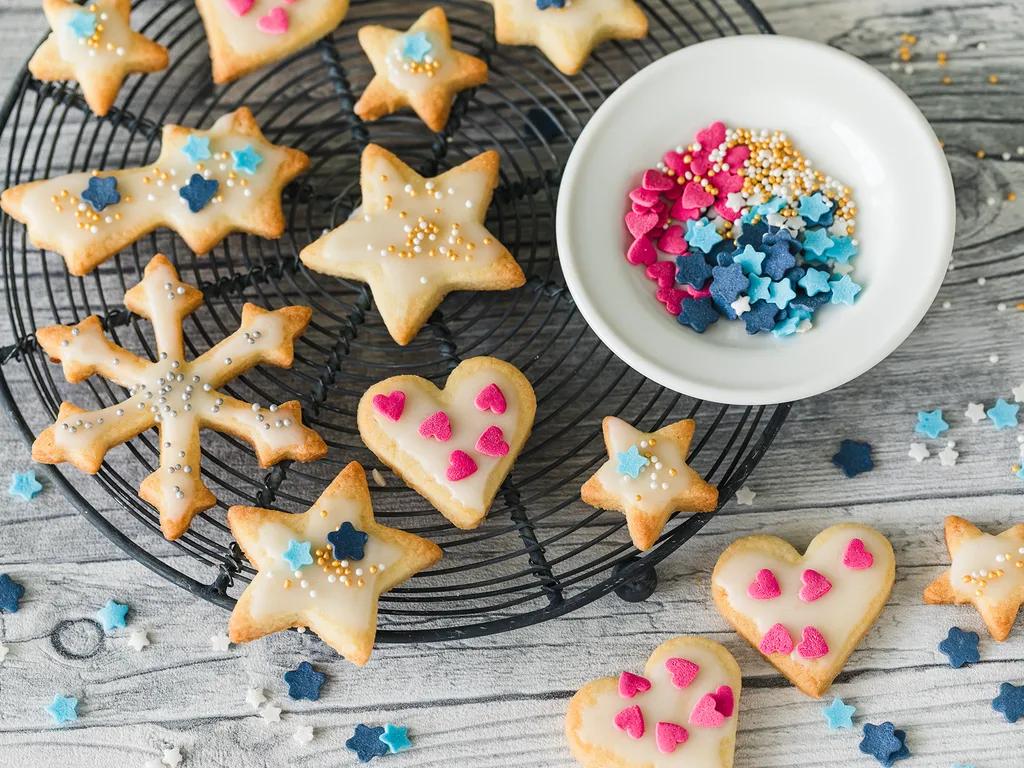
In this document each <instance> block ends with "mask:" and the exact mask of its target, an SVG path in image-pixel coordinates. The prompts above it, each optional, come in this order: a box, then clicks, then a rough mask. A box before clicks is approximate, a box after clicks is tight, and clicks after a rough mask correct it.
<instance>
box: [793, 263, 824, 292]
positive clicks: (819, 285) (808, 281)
mask: <svg viewBox="0 0 1024 768" xmlns="http://www.w3.org/2000/svg"><path fill="white" fill-rule="evenodd" d="M829 277H830V275H829V273H828V272H824V271H822V270H820V269H814V268H813V267H811V268H810V269H808V270H807V271H806V272H805V273H804V276H803V277H801V278H800V280H799V282H797V285H799V286H800V287H801V288H803V289H804V290H805V291H806V292H807V295H808V296H817V295H818V294H819V293H828V292H829V291H831V290H832V289H831V288H830V287H829V285H828V279H829Z"/></svg>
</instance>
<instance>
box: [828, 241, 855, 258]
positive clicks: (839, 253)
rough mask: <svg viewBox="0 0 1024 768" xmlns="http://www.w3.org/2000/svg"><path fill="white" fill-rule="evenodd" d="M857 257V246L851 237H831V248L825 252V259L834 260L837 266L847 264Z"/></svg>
mask: <svg viewBox="0 0 1024 768" xmlns="http://www.w3.org/2000/svg"><path fill="white" fill-rule="evenodd" d="M856 255H857V244H856V243H855V242H854V241H853V238H852V237H846V236H842V237H833V238H832V247H831V248H829V249H828V250H827V251H825V258H826V259H835V261H836V262H837V263H839V264H847V263H849V261H850V259H851V258H853V257H854V256H856Z"/></svg>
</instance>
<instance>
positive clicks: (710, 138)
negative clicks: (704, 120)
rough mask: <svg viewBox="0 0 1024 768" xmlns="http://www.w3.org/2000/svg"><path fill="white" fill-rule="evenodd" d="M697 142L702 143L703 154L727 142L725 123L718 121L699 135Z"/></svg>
mask: <svg viewBox="0 0 1024 768" xmlns="http://www.w3.org/2000/svg"><path fill="white" fill-rule="evenodd" d="M697 141H698V142H699V143H700V150H701V152H710V151H711V150H712V149H714V148H715V147H717V146H718V145H719V144H721V143H722V142H723V141H725V123H723V122H722V121H721V120H716V121H715V122H713V123H712V124H711V125H709V126H708V127H707V128H705V129H704V130H703V131H700V132H699V133H698V134H697Z"/></svg>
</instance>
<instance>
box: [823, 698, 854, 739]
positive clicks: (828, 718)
mask: <svg viewBox="0 0 1024 768" xmlns="http://www.w3.org/2000/svg"><path fill="white" fill-rule="evenodd" d="M856 711H857V708H856V707H851V706H850V705H849V704H847V703H846V702H844V701H843V700H842V699H840V698H836V699H833V700H832V703H831V704H829V705H828V706H827V707H825V712H824V715H825V722H827V723H828V727H829V730H830V731H836V730H838V729H840V728H853V713H854V712H856Z"/></svg>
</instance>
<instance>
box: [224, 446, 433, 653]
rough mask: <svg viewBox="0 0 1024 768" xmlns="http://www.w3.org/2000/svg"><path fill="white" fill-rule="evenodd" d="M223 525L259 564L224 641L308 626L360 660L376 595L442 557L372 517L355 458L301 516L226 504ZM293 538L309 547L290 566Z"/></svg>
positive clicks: (371, 631) (370, 633) (367, 645)
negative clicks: (301, 560) (303, 558)
mask: <svg viewBox="0 0 1024 768" xmlns="http://www.w3.org/2000/svg"><path fill="white" fill-rule="evenodd" d="M228 525H229V526H230V527H231V533H232V534H233V535H234V537H235V540H236V541H237V542H238V545H239V546H240V547H241V548H242V551H243V552H245V556H246V557H247V558H249V561H250V562H251V563H252V564H253V565H254V566H256V568H257V569H258V570H259V573H257V574H256V576H255V577H253V580H252V583H251V584H250V585H249V586H248V587H246V589H245V592H243V593H242V596H241V597H240V598H239V599H238V604H237V605H236V606H235V609H234V611H232V613H231V619H230V621H229V623H228V633H229V635H230V637H231V641H232V642H234V643H244V642H248V641H250V640H256V639H257V638H260V637H263V636H264V635H269V634H271V633H273V632H280V631H281V630H285V629H289V628H291V627H309V628H310V629H311V630H313V631H314V632H316V633H317V635H319V637H320V639H321V640H323V641H324V642H325V643H327V644H328V645H329V646H331V647H332V648H334V650H336V651H337V652H338V653H340V654H341V655H342V656H344V657H345V658H346V659H348V660H349V661H351V662H352V663H353V664H357V665H359V666H362V665H363V664H365V663H366V662H367V661H369V659H370V652H371V650H372V649H373V639H374V636H375V635H376V633H377V598H379V597H380V595H381V594H382V593H384V592H387V591H388V590H389V589H391V588H392V587H394V586H395V585H396V584H400V583H401V582H403V581H405V580H406V579H408V578H409V577H410V576H412V575H413V574H414V573H417V572H418V571H422V570H423V569H424V568H429V567H430V566H431V565H433V564H434V563H436V562H437V561H438V560H440V559H441V549H440V547H438V546H437V545H436V544H434V543H433V542H430V541H427V540H426V539H422V538H420V537H419V536H414V535H413V534H411V533H406V532H405V531H400V530H397V529H395V528H386V527H384V526H383V525H380V524H378V523H377V522H375V521H374V518H373V508H372V507H371V505H370V489H369V488H368V487H367V484H366V473H365V472H364V471H363V468H362V467H361V466H360V465H359V464H358V463H357V462H352V463H351V464H349V465H348V466H347V467H345V469H343V470H342V471H341V473H340V474H339V475H338V476H337V477H336V478H334V481H333V482H332V483H331V484H330V485H329V486H328V487H327V490H325V491H324V492H323V494H322V495H321V496H320V498H319V499H317V500H316V502H315V503H314V504H313V506H312V507H310V508H309V510H307V511H306V512H303V513H302V514H290V513H288V512H277V511H275V510H272V509H260V508H259V507H231V509H230V510H228ZM339 533H341V534H342V535H340V536H339V535H338V534H339ZM292 542H297V543H299V544H300V545H302V544H309V546H310V549H311V550H312V557H311V558H310V559H309V562H308V563H306V564H305V565H300V566H299V567H298V568H297V569H296V568H295V565H296V563H294V562H292V561H290V560H288V559H287V558H285V557H284V553H285V552H287V551H288V550H289V548H291V544H292Z"/></svg>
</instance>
